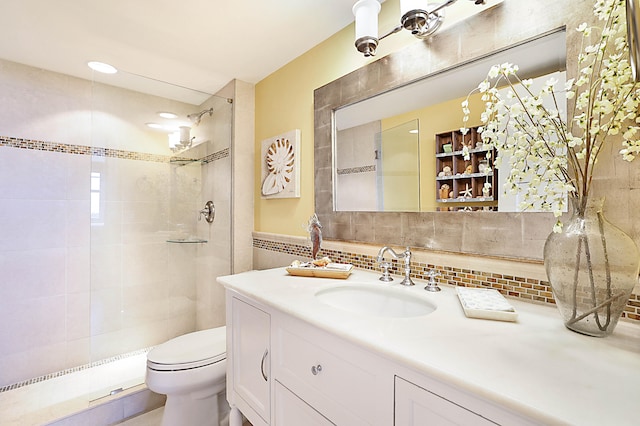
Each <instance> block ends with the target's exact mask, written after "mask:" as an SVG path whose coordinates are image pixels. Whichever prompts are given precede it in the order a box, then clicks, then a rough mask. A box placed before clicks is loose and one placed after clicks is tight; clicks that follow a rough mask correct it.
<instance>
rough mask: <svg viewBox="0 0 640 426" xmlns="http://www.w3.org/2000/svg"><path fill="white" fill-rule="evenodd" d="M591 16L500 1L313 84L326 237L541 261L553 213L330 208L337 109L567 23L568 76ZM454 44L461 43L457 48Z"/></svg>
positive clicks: (570, 7) (567, 6)
mask: <svg viewBox="0 0 640 426" xmlns="http://www.w3.org/2000/svg"><path fill="white" fill-rule="evenodd" d="M532 15H536V19H532V20H528V21H529V22H534V24H533V25H531V26H526V25H523V24H524V22H527V21H524V20H522V19H521V17H522V16H532ZM593 19H594V18H593V13H592V8H591V7H588V8H585V7H584V2H582V1H581V0H568V1H563V2H558V1H557V0H537V1H536V2H528V1H526V0H524V1H521V0H509V1H505V2H503V3H501V4H500V5H498V6H497V7H495V8H492V9H489V10H486V11H483V12H480V13H479V14H477V15H475V16H473V17H471V18H469V19H468V20H466V21H463V22H461V23H459V24H457V25H455V26H452V27H450V28H449V29H447V30H445V31H443V32H439V33H436V34H435V35H434V36H432V37H431V38H429V39H428V40H425V41H420V42H415V43H412V44H410V45H409V46H407V47H406V48H404V49H402V50H400V51H398V52H394V53H392V54H390V55H388V56H385V57H383V58H380V59H378V60H376V61H375V62H371V63H369V64H367V65H365V66H363V67H361V68H359V69H357V70H355V71H353V72H351V73H349V74H347V75H345V76H343V77H340V78H338V79H336V80H334V81H332V82H330V83H328V84H326V85H325V86H322V87H320V88H318V89H316V90H315V92H314V120H315V131H314V164H315V211H316V213H317V214H318V217H319V219H320V221H321V222H322V224H323V235H324V237H325V238H327V239H333V240H342V241H355V242H362V243H371V244H376V245H399V246H411V247H420V248H425V249H430V250H438V251H445V252H455V253H464V254H473V255H483V256H491V257H498V258H510V259H513V258H516V259H529V260H533V261H540V260H541V259H542V254H543V247H544V242H545V240H546V237H547V235H548V234H549V232H551V229H552V226H553V223H554V222H555V219H554V217H553V215H552V214H551V213H500V212H497V213H496V212H480V211H477V212H421V213H400V212H398V213H391V212H336V211H334V210H333V205H334V200H333V182H332V176H333V171H332V170H333V167H334V158H333V154H332V145H333V142H334V139H333V138H334V134H335V132H334V128H335V125H334V114H335V111H336V110H337V109H340V108H342V107H345V106H347V105H351V104H353V103H356V102H359V101H362V100H364V99H367V98H369V97H372V96H376V95H379V94H382V93H385V92H387V91H390V90H393V89H395V88H398V87H402V86H405V85H407V84H410V83H413V82H415V81H417V80H421V79H424V78H426V77H429V76H431V75H434V74H437V73H441V72H444V71H446V70H448V69H450V68H453V67H455V66H458V65H460V64H463V63H466V62H469V61H472V60H475V59H478V58H482V57H485V56H488V55H491V54H492V53H494V52H495V51H500V50H504V49H508V48H509V47H511V46H513V45H517V44H520V43H524V42H526V41H529V40H531V39H535V38H538V37H540V36H543V35H545V34H548V33H551V32H555V31H559V30H562V29H565V28H566V29H567V31H566V37H567V79H570V78H573V77H574V76H575V75H576V74H577V64H576V63H575V62H576V59H575V58H577V54H578V52H579V49H580V35H579V33H578V32H577V31H575V28H577V27H578V25H579V24H580V23H582V22H592V21H593ZM479 34H482V37H478V35H479ZM451 46H457V47H458V48H457V50H456V51H455V52H454V53H452V52H451V48H450V47H451ZM487 71H488V70H487ZM478 83H479V82H478Z"/></svg>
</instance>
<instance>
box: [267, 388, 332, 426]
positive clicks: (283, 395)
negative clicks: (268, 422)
mask: <svg viewBox="0 0 640 426" xmlns="http://www.w3.org/2000/svg"><path fill="white" fill-rule="evenodd" d="M275 393H276V397H275V398H276V401H275V402H276V406H275V424H276V426H302V425H304V426H331V425H333V423H331V422H330V421H329V420H327V418H326V417H324V416H323V415H322V414H320V413H318V412H317V411H316V410H314V409H313V407H311V406H310V405H309V404H307V403H306V402H304V401H303V400H302V399H300V398H298V397H297V396H296V394H294V393H293V392H291V391H290V390H289V389H287V388H286V387H285V386H283V385H282V384H281V383H280V382H278V381H277V380H276V387H275Z"/></svg>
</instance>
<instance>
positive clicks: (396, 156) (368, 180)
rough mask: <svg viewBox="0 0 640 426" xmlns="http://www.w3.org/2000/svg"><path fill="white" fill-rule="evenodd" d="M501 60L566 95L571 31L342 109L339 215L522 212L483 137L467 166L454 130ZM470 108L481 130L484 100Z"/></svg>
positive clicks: (336, 146) (337, 149) (336, 128)
mask: <svg viewBox="0 0 640 426" xmlns="http://www.w3.org/2000/svg"><path fill="white" fill-rule="evenodd" d="M503 62H511V63H515V64H517V65H518V66H519V68H520V72H519V73H518V74H519V76H520V77H521V78H531V79H534V81H538V82H539V84H543V83H544V81H546V80H547V79H548V78H549V77H551V75H553V77H554V78H556V79H557V80H558V81H559V83H558V84H557V85H556V87H557V88H558V89H559V90H562V89H563V88H564V80H565V75H564V74H565V70H566V33H565V31H564V30H559V31H554V32H551V33H548V34H545V35H543V36H540V37H536V38H534V39H532V40H527V41H525V42H522V43H519V44H516V45H512V46H509V47H508V48H505V49H502V50H499V51H495V52H492V53H490V54H487V55H485V56H483V57H480V58H477V59H475V60H472V61H467V62H463V63H461V64H457V65H455V66H453V67H449V68H447V69H443V70H441V71H438V72H436V73H433V74H431V75H429V76H427V77H426V78H422V79H419V80H418V81H416V82H413V83H411V84H407V85H403V86H400V87H397V88H393V89H392V90H388V91H385V92H384V93H381V94H377V95H375V96H371V97H368V98H366V99H363V100H360V101H358V102H355V103H352V104H349V105H345V106H340V107H338V108H337V109H336V110H335V113H334V119H333V129H332V133H333V145H332V146H333V148H332V156H333V160H334V161H333V163H334V168H333V173H332V175H333V179H332V181H333V193H334V199H333V201H334V206H333V207H334V211H337V212H340V211H354V212H356V211H359V212H365V211H369V212H384V211H386V212H419V211H422V212H430V211H458V210H469V211H478V210H483V211H502V212H514V211H517V210H518V205H519V201H518V200H517V199H516V196H515V195H512V194H505V193H504V191H503V190H502V188H503V183H504V173H503V174H500V173H499V171H497V170H496V171H495V173H494V172H493V171H492V172H491V173H485V172H484V170H485V169H486V168H487V167H491V162H492V159H491V158H490V159H487V154H488V153H489V152H488V151H485V150H483V149H482V145H481V137H480V136H478V135H476V134H474V138H475V139H477V140H475V139H474V140H468V141H467V142H468V143H471V144H472V145H473V147H472V148H473V151H474V153H473V154H472V157H471V159H470V160H467V161H464V160H463V159H462V156H461V151H460V149H461V144H462V143H466V142H465V141H463V139H462V137H461V134H459V132H456V130H457V129H459V128H460V127H461V126H462V125H463V122H462V110H461V107H460V103H461V101H462V100H463V99H465V98H466V97H467V95H468V94H469V93H470V92H472V91H473V90H474V89H475V88H476V87H477V85H478V83H479V82H481V81H482V80H483V79H484V78H485V77H486V75H487V72H488V70H489V69H490V67H491V66H492V65H494V64H501V63H503ZM559 95H560V96H558V98H560V99H562V98H563V97H564V94H562V93H560V94H559ZM471 105H472V111H473V112H474V115H473V116H472V117H471V121H470V122H469V123H468V125H469V127H473V126H477V125H480V113H481V111H482V110H483V106H482V103H481V100H480V96H479V95H477V94H476V95H475V96H474V97H473V98H472V99H471ZM409 132H412V133H409ZM491 154H492V155H491V156H490V157H495V153H491ZM401 158H402V160H401ZM445 173H446V174H445Z"/></svg>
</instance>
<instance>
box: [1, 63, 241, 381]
mask: <svg viewBox="0 0 640 426" xmlns="http://www.w3.org/2000/svg"><path fill="white" fill-rule="evenodd" d="M0 93H2V99H3V102H1V103H0V206H1V208H0V390H3V388H4V390H6V389H7V388H8V387H11V386H13V387H16V386H25V385H26V384H28V383H29V382H30V381H34V380H44V379H46V378H47V377H49V376H51V375H57V374H65V373H66V372H68V371H71V370H73V369H77V368H82V366H88V365H91V364H92V363H97V362H100V361H101V360H105V359H109V358H112V357H118V356H121V355H122V354H126V353H130V352H135V351H139V350H141V349H142V350H144V349H146V348H149V347H151V346H153V345H156V344H159V343H162V342H164V341H166V340H167V339H169V338H171V337H174V336H176V335H179V334H183V333H185V332H189V331H194V330H197V329H204V328H209V327H214V326H218V325H221V324H223V323H224V295H223V291H222V289H221V288H219V286H218V285H217V284H216V283H215V277H216V276H218V275H224V274H228V273H230V272H231V266H230V265H231V238H232V232H231V204H232V201H231V193H232V188H231V184H232V179H231V170H232V166H231V153H232V149H231V139H232V128H231V126H232V114H233V109H232V101H231V100H230V99H227V98H225V97H220V96H208V97H206V98H205V99H204V101H203V102H201V103H197V104H191V103H187V102H181V101H176V100H172V99H169V98H164V97H158V96H152V95H147V94H143V93H140V92H137V91H135V90H129V89H122V88H117V87H114V86H110V85H108V84H104V83H97V82H95V81H90V80H84V79H80V78H76V77H71V76H67V75H61V74H57V73H54V72H50V71H45V70H40V69H36V68H32V67H29V66H26V65H21V64H16V63H12V62H7V61H0ZM203 108H213V110H214V112H213V114H212V115H211V116H210V117H209V116H208V115H207V116H206V117H205V118H203V120H202V122H201V123H200V124H199V125H198V126H193V127H192V130H191V136H192V137H195V139H194V142H193V143H194V145H196V146H195V148H192V149H191V150H190V151H188V152H186V153H180V154H178V156H180V157H182V160H183V161H178V162H175V161H172V158H175V157H176V153H174V152H172V151H171V150H170V149H169V145H168V138H167V133H166V132H162V131H157V130H152V129H150V128H148V127H147V126H146V125H145V124H146V122H147V121H148V120H149V118H148V117H149V114H156V113H157V112H159V111H171V112H174V113H176V114H178V115H179V117H181V118H183V119H184V120H185V121H186V115H187V114H191V113H194V112H197V111H200V110H202V109H203ZM185 158H186V159H187V160H185ZM208 200H212V201H213V202H214V204H215V207H216V216H215V220H214V222H213V223H211V224H209V223H207V222H206V221H205V220H199V214H198V213H199V211H200V210H201V209H202V208H203V207H204V205H205V203H206V202H207V201H208ZM168 241H177V242H168Z"/></svg>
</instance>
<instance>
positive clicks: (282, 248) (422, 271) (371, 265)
mask: <svg viewBox="0 0 640 426" xmlns="http://www.w3.org/2000/svg"><path fill="white" fill-rule="evenodd" d="M253 247H254V248H257V249H263V250H270V251H275V252H278V253H286V254H291V255H294V256H300V257H306V258H308V257H310V256H311V248H310V247H309V246H304V245H299V244H289V243H282V242H278V241H269V240H265V239H260V238H254V239H253ZM320 255H321V256H328V257H329V258H331V260H333V261H334V262H338V263H351V264H353V265H354V266H356V267H358V268H362V269H368V270H372V271H379V270H380V268H379V267H378V266H377V262H376V258H375V257H374V256H370V255H365V254H358V253H349V252H343V251H338V250H328V249H324V248H323V249H321V251H320ZM391 263H392V266H391V268H390V270H389V272H391V273H392V274H394V275H402V272H401V271H403V269H404V267H403V265H402V264H401V263H400V262H398V261H397V260H392V261H391ZM431 270H435V271H436V272H439V273H440V276H439V277H437V278H436V281H438V283H440V284H449V285H453V286H462V287H483V288H492V289H496V290H498V291H499V292H500V293H502V294H504V295H506V296H511V297H518V298H521V299H526V300H529V301H535V302H542V303H549V304H554V305H555V299H554V298H553V293H552V290H551V286H550V285H549V282H548V281H543V280H538V279H533V278H525V277H517V276H513V275H504V274H494V273H490V272H482V271H475V270H472V269H461V268H452V267H450V266H446V265H432V264H426V263H422V262H412V264H411V277H413V278H416V279H421V280H427V279H429V278H428V276H427V273H428V272H429V271H431ZM622 318H627V319H628V320H632V321H637V322H638V323H640V295H637V294H632V295H631V298H630V299H629V301H628V302H627V306H626V307H625V310H624V312H623V313H622Z"/></svg>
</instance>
